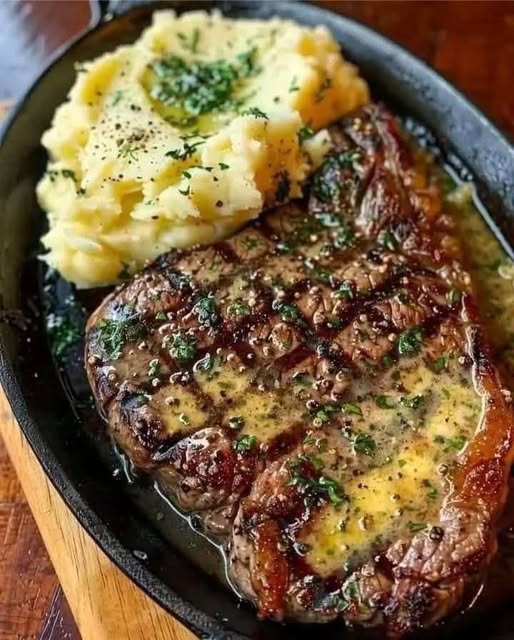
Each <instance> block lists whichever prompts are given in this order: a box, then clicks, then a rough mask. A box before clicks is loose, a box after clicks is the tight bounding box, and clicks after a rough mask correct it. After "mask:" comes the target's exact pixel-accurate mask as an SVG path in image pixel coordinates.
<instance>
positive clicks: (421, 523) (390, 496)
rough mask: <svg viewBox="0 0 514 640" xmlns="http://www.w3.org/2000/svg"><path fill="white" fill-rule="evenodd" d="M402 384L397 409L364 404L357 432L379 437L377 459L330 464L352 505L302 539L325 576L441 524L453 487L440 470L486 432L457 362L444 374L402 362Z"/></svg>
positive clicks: (319, 521) (324, 517)
mask: <svg viewBox="0 0 514 640" xmlns="http://www.w3.org/2000/svg"><path fill="white" fill-rule="evenodd" d="M399 382H400V383H401V386H402V388H403V389H405V392H404V393H402V394H399V393H397V394H396V393H395V394H389V395H388V397H387V402H388V403H389V404H390V405H391V408H387V409H384V408H381V407H379V406H377V404H376V399H375V398H369V399H367V400H366V401H365V402H363V403H361V409H362V417H361V418H359V419H357V420H356V421H355V430H356V431H358V430H359V429H360V428H364V429H367V430H369V431H370V433H372V434H373V438H374V440H375V442H376V445H377V449H376V452H375V453H374V455H373V456H363V455H359V454H356V455H355V454H354V455H355V457H354V460H353V461H351V462H350V461H347V462H345V463H343V464H342V463H341V462H340V463H339V464H338V465H337V466H336V468H335V470H333V469H331V470H330V471H328V469H329V467H328V466H327V474H328V475H330V476H332V477H334V478H335V479H337V480H338V482H339V483H340V485H341V486H342V487H343V489H344V493H345V495H346V496H347V501H346V502H345V503H343V504H342V505H341V506H334V505H332V504H327V505H326V506H325V507H324V508H323V510H322V511H320V512H319V513H318V514H317V515H316V516H315V519H314V521H313V522H312V523H310V524H309V525H308V527H307V528H306V529H305V530H304V532H303V533H302V534H300V537H299V541H300V542H301V543H303V544H306V545H308V547H307V548H308V549H309V551H308V553H307V557H306V559H307V561H308V562H309V565H310V566H311V567H312V568H313V569H315V570H316V571H317V572H319V573H320V574H321V575H324V576H328V575H330V574H331V573H333V572H336V571H340V570H341V567H343V566H344V564H345V563H348V562H350V563H351V562H353V561H355V560H358V559H362V558H364V557H365V556H366V555H369V550H370V548H373V545H374V544H375V545H377V546H378V547H381V546H382V545H383V543H384V542H385V541H386V540H387V539H389V538H395V539H396V538H398V537H399V535H400V536H401V535H403V534H404V535H408V536H410V535H412V534H413V533H416V531H420V530H425V529H427V530H428V528H429V527H430V526H431V524H435V523H437V522H438V519H439V518H438V512H439V509H440V507H441V504H442V502H443V500H444V498H445V496H446V495H447V494H448V492H449V490H450V488H451V481H450V480H449V478H448V477H446V476H445V475H442V473H441V469H443V468H451V466H452V465H453V464H454V463H455V460H456V459H458V456H459V454H460V453H462V451H464V449H465V446H466V442H467V441H468V440H470V439H471V438H472V437H473V435H474V433H475V431H476V430H477V429H479V428H480V424H481V411H482V399H481V397H480V396H479V395H478V393H477V392H476V390H475V389H474V387H473V384H472V380H471V372H470V371H469V370H464V369H463V367H462V366H460V365H459V364H458V362H457V361H456V360H453V361H452V362H451V363H450V365H449V367H448V370H447V371H443V372H441V373H435V372H433V371H432V370H431V369H430V368H428V367H426V366H424V365H419V361H418V360H416V362H415V366H412V364H411V363H409V362H407V363H404V364H403V366H402V367H401V368H400V376H399ZM386 384H387V383H386ZM388 386H389V388H391V387H390V383H389V385H388ZM414 396H422V397H423V400H422V403H421V405H420V407H419V408H418V409H416V410H412V409H411V410H409V409H405V408H400V407H401V398H402V397H414ZM442 465H444V466H442Z"/></svg>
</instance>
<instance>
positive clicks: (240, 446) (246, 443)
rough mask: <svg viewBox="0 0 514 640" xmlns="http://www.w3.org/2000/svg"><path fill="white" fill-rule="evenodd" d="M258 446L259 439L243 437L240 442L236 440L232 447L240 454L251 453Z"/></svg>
mask: <svg viewBox="0 0 514 640" xmlns="http://www.w3.org/2000/svg"><path fill="white" fill-rule="evenodd" d="M256 445H257V438H256V437H255V436H250V435H247V436H243V437H242V438H239V440H234V442H233V443H232V446H233V447H234V449H235V450H236V451H237V452H238V453H246V452H248V451H251V450H252V449H254V448H255V446H256Z"/></svg>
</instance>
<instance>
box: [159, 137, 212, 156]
mask: <svg viewBox="0 0 514 640" xmlns="http://www.w3.org/2000/svg"><path fill="white" fill-rule="evenodd" d="M203 142H204V141H203V140H199V141H198V142H193V143H192V144H189V142H184V146H183V147H182V149H172V150H171V151H168V152H167V153H165V154H164V155H165V156H169V157H170V158H173V160H182V161H183V160H187V159H188V158H190V157H191V156H192V155H193V154H194V153H196V148H197V147H198V146H199V145H201V144H203Z"/></svg>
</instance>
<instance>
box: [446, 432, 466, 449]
mask: <svg viewBox="0 0 514 640" xmlns="http://www.w3.org/2000/svg"><path fill="white" fill-rule="evenodd" d="M466 442H467V440H466V438H463V437H462V436H457V437H455V438H446V443H447V444H448V445H449V446H450V447H451V448H452V449H455V451H460V450H461V449H463V448H464V447H465V445H466Z"/></svg>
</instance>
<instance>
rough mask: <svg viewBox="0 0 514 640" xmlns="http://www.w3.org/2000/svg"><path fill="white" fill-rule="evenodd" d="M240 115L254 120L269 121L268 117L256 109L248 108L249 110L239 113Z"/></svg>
mask: <svg viewBox="0 0 514 640" xmlns="http://www.w3.org/2000/svg"><path fill="white" fill-rule="evenodd" d="M240 115H242V116H253V117H254V118H262V119H263V120H269V118H268V116H267V115H266V114H265V113H264V111H261V110H260V109H258V108H257V107H250V108H249V109H245V110H244V111H241V114H240Z"/></svg>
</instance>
